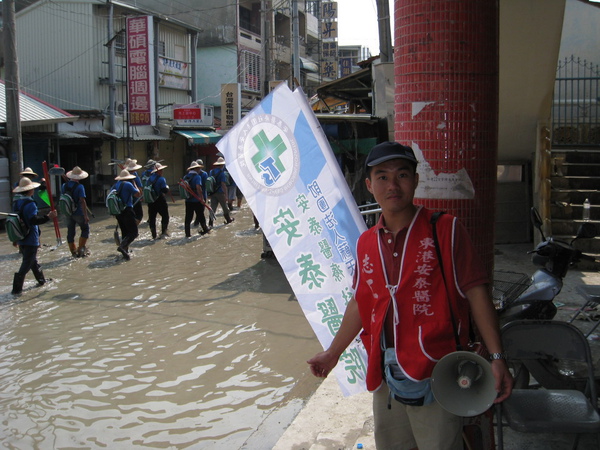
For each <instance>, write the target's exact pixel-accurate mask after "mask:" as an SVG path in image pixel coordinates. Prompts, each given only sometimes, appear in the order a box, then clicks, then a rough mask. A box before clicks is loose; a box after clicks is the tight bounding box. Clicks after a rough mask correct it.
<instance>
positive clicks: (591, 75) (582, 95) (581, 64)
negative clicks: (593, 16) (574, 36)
mask: <svg viewBox="0 0 600 450" xmlns="http://www.w3.org/2000/svg"><path fill="white" fill-rule="evenodd" d="M599 100H600V67H599V66H598V64H593V63H591V62H589V61H586V60H582V59H580V58H577V57H575V56H571V57H570V58H565V59H564V60H561V61H559V63H558V68H557V70H556V85H555V89H554V104H553V110H552V116H553V122H554V125H553V134H552V140H553V143H554V144H555V145H598V144H600V106H599V105H598V102H599Z"/></svg>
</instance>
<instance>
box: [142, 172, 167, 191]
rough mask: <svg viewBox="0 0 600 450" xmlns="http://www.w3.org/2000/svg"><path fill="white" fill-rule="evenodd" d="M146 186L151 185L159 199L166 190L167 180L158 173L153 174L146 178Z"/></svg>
mask: <svg viewBox="0 0 600 450" xmlns="http://www.w3.org/2000/svg"><path fill="white" fill-rule="evenodd" d="M147 184H151V185H152V189H153V190H154V192H156V195H158V196H159V197H160V196H161V195H162V194H163V191H164V190H166V188H167V180H165V177H163V176H160V175H159V174H158V173H153V174H152V175H150V178H148V181H147Z"/></svg>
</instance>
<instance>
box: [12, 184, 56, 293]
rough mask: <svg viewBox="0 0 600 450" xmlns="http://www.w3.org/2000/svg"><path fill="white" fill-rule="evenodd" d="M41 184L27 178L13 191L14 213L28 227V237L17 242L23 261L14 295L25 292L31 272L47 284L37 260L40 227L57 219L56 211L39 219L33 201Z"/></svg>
mask: <svg viewBox="0 0 600 450" xmlns="http://www.w3.org/2000/svg"><path fill="white" fill-rule="evenodd" d="M39 185H40V184H39V183H36V182H34V181H31V179H29V178H27V177H23V178H21V180H20V181H19V185H18V186H17V187H16V188H14V189H13V192H14V193H15V194H18V195H15V198H14V200H13V205H12V206H13V208H12V210H13V212H14V213H17V214H20V216H21V218H22V219H23V222H24V223H25V225H26V226H27V227H28V229H29V232H28V233H27V235H26V236H25V237H24V238H23V239H21V240H20V241H17V245H18V246H19V252H20V253H21V255H22V257H23V259H22V260H21V267H19V271H18V272H16V273H15V274H14V278H13V288H12V294H13V295H18V294H20V293H21V292H23V283H24V282H25V276H26V275H27V272H29V270H31V271H32V272H33V276H34V277H35V279H36V281H37V282H38V284H39V285H40V286H41V285H43V284H44V283H46V278H45V277H44V272H43V271H42V268H41V266H40V264H39V262H38V260H37V252H38V248H39V247H40V228H39V226H38V225H41V224H43V223H46V222H48V220H50V219H54V218H55V217H56V211H50V212H49V213H48V214H47V215H44V216H42V217H38V208H37V205H36V203H35V200H34V199H33V194H34V190H35V189H36V188H37V187H39Z"/></svg>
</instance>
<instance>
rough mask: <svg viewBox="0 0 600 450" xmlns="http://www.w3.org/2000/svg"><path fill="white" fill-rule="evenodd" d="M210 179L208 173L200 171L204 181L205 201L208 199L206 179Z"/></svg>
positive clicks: (203, 193) (203, 192)
mask: <svg viewBox="0 0 600 450" xmlns="http://www.w3.org/2000/svg"><path fill="white" fill-rule="evenodd" d="M207 178H208V173H206V172H205V171H204V170H202V169H200V179H201V180H202V195H203V196H204V201H206V199H207V198H208V194H207V193H206V179H207Z"/></svg>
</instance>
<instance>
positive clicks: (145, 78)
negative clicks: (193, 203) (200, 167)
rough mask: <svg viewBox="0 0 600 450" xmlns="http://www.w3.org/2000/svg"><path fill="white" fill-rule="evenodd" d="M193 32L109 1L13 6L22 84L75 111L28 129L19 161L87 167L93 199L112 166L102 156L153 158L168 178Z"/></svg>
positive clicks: (179, 166)
mask: <svg viewBox="0 0 600 450" xmlns="http://www.w3.org/2000/svg"><path fill="white" fill-rule="evenodd" d="M142 28H143V30H142ZM198 32H199V30H198V29H196V28H193V27H191V26H190V25H185V24H183V23H181V22H177V21H175V20H172V19H171V18H169V17H167V16H164V15H160V14H156V13H153V12H150V11H146V10H142V9H139V8H133V7H131V6H129V5H127V4H124V3H118V2H103V1H95V0H79V1H68V2H67V1H61V0H58V1H52V2H50V1H39V2H36V3H34V4H32V5H31V6H28V7H26V8H23V9H21V10H20V11H19V12H18V13H17V42H18V55H19V70H20V79H21V88H22V90H23V91H25V92H27V93H29V94H32V95H35V96H36V97H38V98H40V99H42V100H43V101H46V102H48V103H50V104H53V105H55V106H57V107H58V108H61V109H64V110H65V111H68V112H71V113H72V114H74V115H76V116H78V117H79V118H78V120H76V121H74V122H71V123H61V124H59V125H58V126H56V127H50V128H49V127H45V128H42V127H40V128H38V129H32V128H31V127H29V128H28V129H27V130H26V132H25V133H24V135H23V153H24V165H25V166H28V165H29V166H33V167H37V166H38V165H39V164H41V161H43V160H47V161H49V162H51V163H56V164H59V165H60V166H63V167H65V168H66V169H67V170H70V169H71V168H72V167H73V166H75V165H79V166H81V167H82V168H84V169H85V170H86V171H88V172H89V173H90V175H91V176H90V178H89V180H87V181H86V182H87V183H88V185H87V186H86V188H87V190H88V192H89V193H90V194H89V195H90V196H91V198H92V200H93V201H103V199H104V195H105V193H106V191H107V189H108V188H109V187H110V186H111V185H112V184H113V182H114V180H113V179H114V176H115V173H116V171H117V170H118V164H113V165H110V163H111V162H112V163H114V162H117V163H118V162H119V161H122V160H124V159H125V158H127V157H130V158H132V159H137V160H138V161H139V162H142V163H145V162H146V161H147V160H148V159H149V158H152V159H155V160H163V164H166V165H168V166H169V167H168V168H167V169H165V175H166V177H167V180H168V182H169V183H171V184H173V183H176V182H177V181H178V180H179V178H180V177H181V175H182V174H183V173H184V169H185V167H187V166H186V164H187V163H188V162H189V159H190V158H191V155H187V154H186V152H187V151H188V145H187V144H188V142H189V141H188V139H187V138H186V137H184V136H181V135H180V134H179V133H177V130H178V129H177V124H176V122H175V121H174V118H173V110H174V107H176V106H177V105H188V104H193V103H194V102H195V92H196V88H195V83H196V64H195V44H196V36H197V34H198ZM128 36H129V39H128ZM140 42H143V45H142V44H140ZM140 45H141V46H140ZM144 55H145V56H144ZM140 94H144V96H140ZM141 117H143V120H140V118H141Z"/></svg>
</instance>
